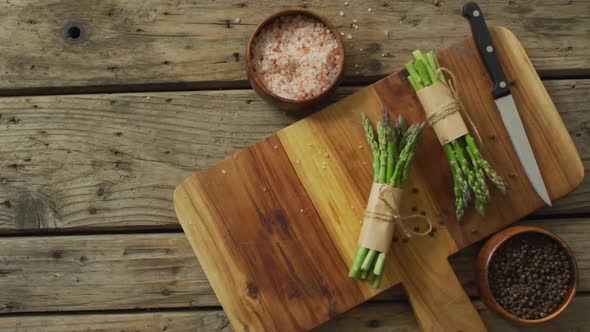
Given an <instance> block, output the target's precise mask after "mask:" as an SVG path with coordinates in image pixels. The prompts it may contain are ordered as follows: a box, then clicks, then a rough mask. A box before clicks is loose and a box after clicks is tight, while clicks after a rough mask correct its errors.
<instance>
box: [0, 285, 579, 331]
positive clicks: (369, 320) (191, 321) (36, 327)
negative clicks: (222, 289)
mask: <svg viewBox="0 0 590 332" xmlns="http://www.w3.org/2000/svg"><path fill="white" fill-rule="evenodd" d="M474 305H475V306H476V308H477V309H478V311H479V313H480V314H481V316H482V318H483V320H484V322H485V324H486V326H487V327H488V330H489V331H490V332H516V331H530V330H531V329H530V328H528V327H524V326H517V325H513V324H511V323H509V322H507V321H506V320H504V319H502V318H500V317H499V316H497V315H495V314H494V313H492V312H490V311H489V310H488V309H487V308H486V307H485V306H484V305H483V304H482V303H481V302H480V301H474ZM589 305H590V296H589V295H588V294H581V295H578V296H577V297H576V298H575V299H574V301H573V302H572V304H571V305H570V307H569V308H568V309H567V310H566V311H565V312H564V313H563V314H562V316H560V317H558V318H556V319H555V320H554V321H551V322H549V323H547V324H543V325H541V326H539V327H537V328H535V331H538V332H554V331H577V332H584V331H590V328H589V326H590V316H588V314H587V309H588V306H589ZM87 330H88V331H94V332H107V331H142V332H165V331H174V332H199V331H203V332H210V331H216V332H231V331H233V329H232V327H231V325H229V321H228V319H227V317H226V316H225V314H224V313H223V311H222V310H219V309H214V310H206V311H203V310H179V311H168V312H167V311H156V312H150V313H110V314H76V315H72V314H69V315H68V314H62V315H47V316H43V315H31V316H16V317H14V316H13V317H0V331H2V332H5V331H6V332H8V331H10V332H13V331H28V332H77V331H87ZM314 331H317V332H330V331H334V332H348V331H350V332H357V331H374V332H381V331H382V332H393V331H395V332H397V331H399V332H402V331H403V332H419V331H420V329H419V328H418V325H417V324H416V320H415V318H414V314H413V312H412V309H411V308H410V305H409V304H408V303H407V302H393V303H392V302H388V303H366V304H363V305H360V306H359V307H357V308H354V309H352V310H351V311H349V312H347V313H345V314H342V315H340V316H338V317H336V318H335V319H334V320H332V321H329V322H327V323H325V324H324V325H322V326H320V327H318V328H317V329H315V330H314Z"/></svg>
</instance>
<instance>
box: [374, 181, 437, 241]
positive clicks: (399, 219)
mask: <svg viewBox="0 0 590 332" xmlns="http://www.w3.org/2000/svg"><path fill="white" fill-rule="evenodd" d="M385 192H386V191H384V188H381V189H379V196H378V198H379V200H381V201H382V202H383V203H384V204H385V205H386V206H387V207H388V208H389V211H388V212H389V213H379V212H375V211H368V210H367V211H365V216H366V217H369V218H373V219H377V220H381V221H385V222H393V223H394V225H396V226H397V227H399V228H400V230H401V231H402V233H403V235H404V236H405V237H407V238H410V237H412V235H415V236H425V235H428V234H430V232H431V231H432V222H431V221H430V218H428V217H427V216H423V215H421V214H411V215H407V216H401V215H400V214H399V212H397V208H396V207H395V206H393V205H391V204H390V202H393V201H394V200H388V199H386V198H385ZM392 198H393V197H392ZM410 219H423V220H426V222H427V223H428V229H427V230H426V231H424V232H417V231H414V230H408V227H407V225H406V224H405V221H407V220H410Z"/></svg>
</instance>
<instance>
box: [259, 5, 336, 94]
mask: <svg viewBox="0 0 590 332" xmlns="http://www.w3.org/2000/svg"><path fill="white" fill-rule="evenodd" d="M252 45H253V46H252V66H253V68H254V72H255V73H256V76H257V78H258V79H259V80H260V81H261V83H262V84H263V85H264V86H265V87H266V88H268V89H269V90H270V91H272V92H273V93H275V94H276V95H278V96H280V97H283V98H286V99H291V100H306V99H310V98H313V97H314V96H317V95H319V94H321V93H322V92H324V91H325V90H326V89H328V87H330V85H331V84H332V83H333V82H334V81H335V80H336V78H337V76H338V71H339V69H340V66H341V65H342V55H341V54H340V52H339V49H338V42H337V40H336V37H335V36H334V35H333V34H332V32H331V31H330V29H328V28H327V27H326V26H325V25H324V24H323V23H321V22H320V21H318V20H316V19H314V18H311V17H307V16H303V15H292V16H281V17H279V18H277V19H276V20H274V21H273V22H271V23H269V24H268V26H267V27H265V28H264V29H263V30H262V31H260V33H259V34H258V35H257V36H256V37H255V38H254V41H253V44H252Z"/></svg>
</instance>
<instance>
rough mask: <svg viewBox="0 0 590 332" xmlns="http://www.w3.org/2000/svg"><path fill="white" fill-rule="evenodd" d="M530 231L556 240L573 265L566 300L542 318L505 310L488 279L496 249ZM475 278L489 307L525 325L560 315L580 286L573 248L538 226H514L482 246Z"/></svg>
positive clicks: (542, 321) (480, 292)
mask: <svg viewBox="0 0 590 332" xmlns="http://www.w3.org/2000/svg"><path fill="white" fill-rule="evenodd" d="M529 232H533V233H541V234H544V235H546V236H548V237H550V238H552V239H553V240H555V241H556V243H558V244H559V245H560V246H561V247H562V248H563V249H564V250H565V252H566V253H567V256H568V258H569V261H570V266H571V279H570V280H571V282H570V289H569V292H568V294H567V296H566V298H565V300H564V301H563V303H562V304H561V305H560V306H559V307H558V308H557V309H556V310H555V311H553V312H552V313H551V314H549V315H547V316H546V317H543V318H540V319H523V318H520V317H518V316H515V315H513V314H511V313H510V312H508V311H507V310H505V309H504V308H503V307H502V306H501V305H500V304H499V303H498V302H496V299H495V297H494V295H493V294H492V290H491V289H490V285H489V280H488V275H489V265H490V262H491V261H492V257H493V256H494V253H495V252H496V250H498V248H500V247H501V246H502V245H503V244H504V243H505V242H506V241H507V240H508V239H510V238H512V237H514V236H516V235H519V234H523V233H529ZM475 280H476V283H477V286H478V289H479V295H480V297H481V300H482V302H484V303H485V304H486V305H487V306H488V308H490V309H491V310H492V311H494V312H495V313H497V314H498V315H500V316H502V317H504V318H506V319H509V320H511V321H513V322H515V323H519V324H524V325H535V324H539V323H544V322H547V321H549V320H552V319H553V318H555V317H557V316H559V315H560V314H561V313H562V312H563V311H564V310H565V308H567V306H568V305H569V304H570V303H571V302H572V300H573V299H574V296H575V295H576V289H577V287H578V266H577V264H576V260H575V258H574V254H573V253H572V251H571V249H570V248H569V247H568V246H567V244H566V243H565V242H563V240H562V239H561V238H559V237H558V236H557V235H556V234H555V233H552V232H550V231H548V230H546V229H544V228H541V227H537V226H530V225H522V226H513V227H509V228H506V229H505V230H503V231H501V232H498V233H496V234H495V235H494V236H492V237H491V238H490V239H489V240H488V241H487V242H486V243H485V244H484V246H483V247H482V248H481V250H480V252H479V254H478V256H477V259H476V262H475Z"/></svg>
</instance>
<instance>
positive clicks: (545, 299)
mask: <svg viewBox="0 0 590 332" xmlns="http://www.w3.org/2000/svg"><path fill="white" fill-rule="evenodd" d="M475 274H476V282H477V286H478V289H479V294H480V297H481V300H482V301H483V302H484V303H485V304H486V305H487V306H488V307H489V308H490V309H491V310H492V311H494V312H496V313H497V314H499V315H500V316H502V317H504V318H507V319H509V320H511V321H513V322H516V323H520V324H526V325H532V324H538V323H544V322H547V321H549V320H551V319H553V318H555V317H557V316H559V314H561V313H562V312H563V311H564V310H565V308H566V307H567V306H568V305H569V304H570V303H571V301H572V300H573V299H574V296H575V294H576V288H577V285H578V268H577V265H576V260H575V258H574V255H573V253H572V251H571V249H570V248H569V247H568V246H567V244H565V242H563V240H561V239H560V238H559V237H558V236H557V235H555V234H554V233H552V232H550V231H548V230H546V229H544V228H541V227H537V226H527V225H522V226H514V227H510V228H507V229H505V230H503V231H501V232H499V233H497V234H495V235H494V236H492V237H491V238H490V239H489V240H488V241H487V242H486V243H485V244H484V246H483V247H482V248H481V251H480V252H479V254H478V256H477V259H476V266H475Z"/></svg>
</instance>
